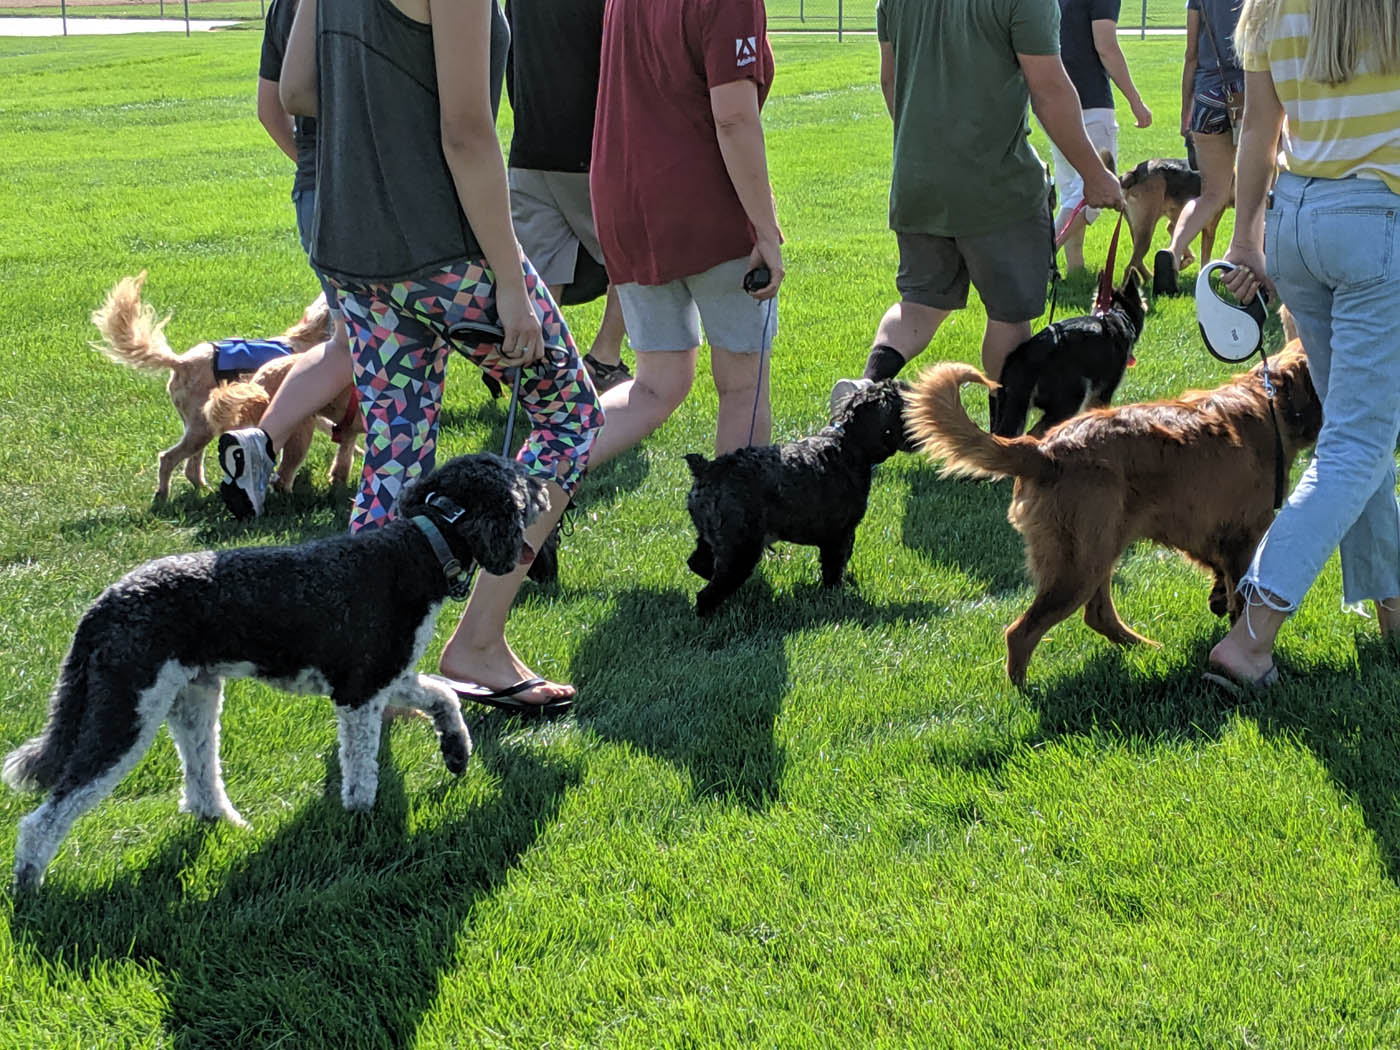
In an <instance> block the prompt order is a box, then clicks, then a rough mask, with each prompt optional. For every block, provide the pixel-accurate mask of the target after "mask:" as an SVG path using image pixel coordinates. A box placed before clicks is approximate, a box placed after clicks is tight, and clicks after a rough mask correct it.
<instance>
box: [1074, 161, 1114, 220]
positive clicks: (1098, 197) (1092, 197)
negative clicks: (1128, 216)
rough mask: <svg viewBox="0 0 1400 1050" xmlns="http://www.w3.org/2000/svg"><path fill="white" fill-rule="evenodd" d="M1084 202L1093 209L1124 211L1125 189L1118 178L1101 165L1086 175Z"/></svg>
mask: <svg viewBox="0 0 1400 1050" xmlns="http://www.w3.org/2000/svg"><path fill="white" fill-rule="evenodd" d="M1084 202H1085V203H1086V204H1088V205H1089V207H1091V208H1112V209H1114V210H1115V211H1122V210H1123V187H1122V186H1120V185H1119V184H1118V176H1117V175H1115V174H1113V172H1111V171H1109V170H1108V169H1107V168H1105V167H1104V166H1103V164H1100V165H1099V166H1098V169H1097V170H1091V171H1089V172H1086V173H1085V175H1084Z"/></svg>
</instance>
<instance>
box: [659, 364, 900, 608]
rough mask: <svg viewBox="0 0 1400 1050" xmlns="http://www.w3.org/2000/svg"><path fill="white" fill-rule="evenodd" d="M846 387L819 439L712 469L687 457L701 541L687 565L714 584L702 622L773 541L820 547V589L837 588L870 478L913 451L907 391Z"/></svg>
mask: <svg viewBox="0 0 1400 1050" xmlns="http://www.w3.org/2000/svg"><path fill="white" fill-rule="evenodd" d="M850 385H851V387H852V388H853V389H852V390H851V391H850V392H849V393H846V394H845V395H844V396H841V397H838V398H837V399H836V401H835V402H834V403H833V405H832V408H831V424H830V425H829V426H827V427H826V428H825V429H823V430H822V431H821V432H820V433H818V434H815V435H813V436H811V437H804V438H799V439H798V440H796V441H791V442H788V443H786V444H783V445H763V446H750V447H748V448H741V449H738V450H737V451H734V452H728V453H726V454H725V455H723V456H720V457H718V458H717V459H715V460H713V461H711V460H707V459H706V458H705V457H704V456H700V455H695V454H694V453H692V454H690V455H687V456H686V457H685V461H686V463H687V464H689V466H690V472H691V474H693V475H694V477H695V480H694V482H693V484H692V485H691V488H690V496H689V497H688V499H687V500H686V506H687V508H688V509H689V510H690V519H691V521H693V522H694V523H695V532H696V536H697V538H696V543H695V551H694V553H692V554H691V556H690V560H689V561H688V563H687V564H689V566H690V568H691V571H693V572H694V573H695V574H696V575H698V576H701V577H703V578H704V579H706V580H709V581H710V582H709V583H708V584H706V585H705V586H704V587H703V588H702V589H701V591H700V593H699V595H698V596H697V597H696V599H695V611H696V613H697V614H699V615H700V616H708V615H710V614H711V613H713V612H714V611H715V610H716V609H717V608H719V606H720V604H721V603H722V602H723V601H724V600H725V599H726V598H728V597H729V596H730V595H731V594H733V593H734V592H735V591H736V590H738V589H739V587H740V586H741V585H742V584H743V582H744V581H745V580H746V579H748V578H749V575H750V573H752V572H753V570H754V568H755V566H757V565H758V560H759V558H761V557H762V556H763V550H764V548H765V547H766V546H767V545H768V544H769V543H770V542H771V541H773V540H786V541H787V542H789V543H801V544H805V545H808V546H814V547H817V548H818V549H819V550H820V552H821V564H822V585H823V586H825V587H838V586H840V584H841V577H842V574H843V573H844V572H845V569H846V563H847V562H848V561H850V559H851V549H852V547H853V546H854V545H855V538H856V526H857V525H859V524H860V521H861V519H862V518H863V517H865V505H866V501H867V500H868V499H869V497H870V480H871V472H872V471H873V470H874V467H875V465H876V464H877V463H883V462H884V461H885V460H887V459H889V458H890V457H891V456H892V455H894V454H895V453H896V452H911V451H913V449H914V445H913V443H912V442H911V441H910V439H909V437H908V435H907V434H906V432H905V429H904V391H905V390H906V389H908V388H907V386H906V385H905V384H903V383H901V382H899V381H897V380H890V379H887V380H885V381H884V382H880V383H873V382H869V381H866V380H857V381H854V382H852V383H851V384H850Z"/></svg>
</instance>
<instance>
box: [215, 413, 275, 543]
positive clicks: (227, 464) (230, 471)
mask: <svg viewBox="0 0 1400 1050" xmlns="http://www.w3.org/2000/svg"><path fill="white" fill-rule="evenodd" d="M275 465H276V461H275V459H274V456H273V451H272V439H271V438H270V437H268V436H267V434H265V433H264V432H263V431H262V430H261V429H259V428H258V427H243V428H242V429H240V430H230V431H229V432H228V433H227V434H220V435H219V466H220V467H222V468H223V472H224V477H223V480H222V481H220V482H219V495H220V496H222V497H223V499H224V506H226V507H228V509H229V511H230V513H232V514H233V516H234V517H235V518H238V519H239V520H240V521H242V520H246V519H248V518H256V517H258V516H259V515H261V514H262V512H263V497H265V496H266V495H267V483H268V480H269V479H270V478H271V477H272V468H273V467H274V466H275Z"/></svg>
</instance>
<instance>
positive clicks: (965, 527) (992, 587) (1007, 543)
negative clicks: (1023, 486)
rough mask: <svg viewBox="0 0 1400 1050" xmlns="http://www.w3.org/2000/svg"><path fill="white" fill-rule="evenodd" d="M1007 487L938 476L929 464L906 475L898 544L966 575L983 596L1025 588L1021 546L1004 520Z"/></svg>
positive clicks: (1008, 482)
mask: <svg viewBox="0 0 1400 1050" xmlns="http://www.w3.org/2000/svg"><path fill="white" fill-rule="evenodd" d="M1012 484H1013V483H1012V481H1011V480H1010V479H1007V480H1005V481H996V482H991V481H973V480H970V479H967V478H940V477H939V476H938V472H937V470H936V469H934V468H933V467H931V466H930V467H927V468H925V469H921V470H915V471H911V472H910V474H909V494H908V498H907V500H906V502H905V505H904V530H903V536H902V539H903V541H904V545H905V546H906V547H908V548H909V549H910V550H914V551H918V552H919V553H920V554H922V555H923V556H924V557H926V558H927V559H928V560H929V561H931V562H933V563H934V564H935V565H949V566H952V567H954V568H956V569H958V570H959V571H961V572H965V573H967V574H968V576H970V577H972V578H973V579H974V580H977V581H979V582H980V583H981V585H982V586H983V587H984V588H985V590H986V592H987V594H988V595H989V596H992V597H999V596H1001V595H1004V594H1007V593H1009V592H1011V591H1015V590H1017V589H1019V588H1022V587H1025V586H1026V584H1027V577H1026V555H1025V545H1024V544H1023V543H1022V542H1021V535H1020V533H1018V532H1017V531H1016V530H1015V529H1013V528H1012V527H1011V523H1010V522H1008V521H1007V520H1006V508H1007V507H1009V506H1010V505H1011V488H1012Z"/></svg>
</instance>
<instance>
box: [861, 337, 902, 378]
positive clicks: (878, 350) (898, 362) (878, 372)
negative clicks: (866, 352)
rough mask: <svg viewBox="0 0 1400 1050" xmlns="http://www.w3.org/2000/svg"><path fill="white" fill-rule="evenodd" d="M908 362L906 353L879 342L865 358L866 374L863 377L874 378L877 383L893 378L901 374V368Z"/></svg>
mask: <svg viewBox="0 0 1400 1050" xmlns="http://www.w3.org/2000/svg"><path fill="white" fill-rule="evenodd" d="M906 363H907V362H906V361H905V359H904V355H903V354H901V353H900V352H899V351H898V350H896V349H895V348H894V347H892V346H886V345H885V344H884V343H879V344H877V345H876V346H875V349H873V350H871V351H870V356H869V357H867V358H866V359H865V374H864V375H863V376H862V378H863V379H873V380H874V381H875V382H877V383H878V382H880V380H882V379H893V378H894V377H895V376H897V375H899V370H900V369H901V368H903V367H904V366H905V364H906Z"/></svg>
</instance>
